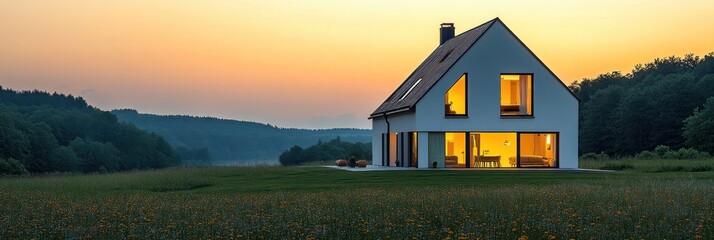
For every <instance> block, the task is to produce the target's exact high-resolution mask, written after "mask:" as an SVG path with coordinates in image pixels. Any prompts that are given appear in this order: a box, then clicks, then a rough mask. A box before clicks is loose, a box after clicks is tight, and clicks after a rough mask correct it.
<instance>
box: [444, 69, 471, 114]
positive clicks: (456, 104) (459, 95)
mask: <svg viewBox="0 0 714 240" xmlns="http://www.w3.org/2000/svg"><path fill="white" fill-rule="evenodd" d="M444 108H445V114H446V115H466V74H464V75H461V77H460V78H459V80H457V81H456V83H454V85H453V86H451V88H449V91H447V92H446V94H444Z"/></svg>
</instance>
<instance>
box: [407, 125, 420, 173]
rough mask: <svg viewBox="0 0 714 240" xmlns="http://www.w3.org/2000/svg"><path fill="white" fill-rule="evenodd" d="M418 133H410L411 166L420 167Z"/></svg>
mask: <svg viewBox="0 0 714 240" xmlns="http://www.w3.org/2000/svg"><path fill="white" fill-rule="evenodd" d="M417 136H418V135H417V133H416V132H410V133H409V166H410V167H419V158H418V156H419V152H418V149H419V148H418V146H419V145H418V143H419V141H418V138H417Z"/></svg>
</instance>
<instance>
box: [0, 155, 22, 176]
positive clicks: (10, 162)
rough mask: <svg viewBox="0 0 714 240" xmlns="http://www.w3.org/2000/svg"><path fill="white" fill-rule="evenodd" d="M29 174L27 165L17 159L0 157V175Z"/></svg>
mask: <svg viewBox="0 0 714 240" xmlns="http://www.w3.org/2000/svg"><path fill="white" fill-rule="evenodd" d="M24 174H27V169H26V168H25V165H22V163H20V161H17V160H15V159H12V158H9V159H0V175H24Z"/></svg>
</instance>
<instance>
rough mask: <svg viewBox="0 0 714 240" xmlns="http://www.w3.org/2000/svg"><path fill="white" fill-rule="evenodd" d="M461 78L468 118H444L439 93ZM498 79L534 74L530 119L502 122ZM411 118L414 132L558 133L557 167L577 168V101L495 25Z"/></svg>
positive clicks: (520, 45)
mask: <svg viewBox="0 0 714 240" xmlns="http://www.w3.org/2000/svg"><path fill="white" fill-rule="evenodd" d="M463 73H468V84H467V88H468V90H467V91H468V104H467V105H468V111H467V112H468V117H458V118H450V117H445V116H444V93H446V91H447V90H448V89H449V87H450V86H451V85H453V84H454V83H455V82H456V81H457V80H458V78H459V77H460V76H461V75H462V74H463ZM502 73H532V74H533V117H532V118H504V117H501V115H500V75H501V74H502ZM415 114H416V115H415V117H416V119H415V122H414V124H415V125H414V127H415V128H416V130H418V131H438V132H444V131H483V132H488V131H509V132H513V131H521V132H559V133H560V135H559V138H560V143H559V144H560V149H561V151H560V159H561V163H560V167H562V168H576V167H577V151H578V146H577V137H578V100H577V99H576V98H575V97H574V96H573V95H572V93H571V92H569V90H568V89H566V88H564V87H563V85H562V83H561V82H560V81H559V80H558V79H557V78H556V77H555V76H553V75H552V74H551V72H550V71H549V70H548V69H547V68H546V67H545V66H543V65H542V64H541V62H540V61H539V60H538V59H537V58H536V57H535V56H533V55H532V54H531V53H530V51H529V50H528V49H527V48H525V47H524V46H523V45H522V44H521V43H520V42H519V41H518V40H517V39H516V38H515V37H513V35H512V34H511V33H510V32H509V31H508V29H507V28H506V27H505V26H504V25H503V23H502V22H500V21H496V22H495V23H494V24H493V26H491V28H490V29H489V30H488V31H486V33H484V35H483V36H481V38H480V39H479V40H478V42H477V43H476V44H474V46H472V47H471V49H469V50H468V51H467V52H466V53H465V54H464V55H463V56H462V57H461V59H459V61H457V62H456V63H455V64H454V65H453V66H452V67H451V69H449V71H447V72H446V74H444V76H443V77H442V78H441V79H440V80H439V81H438V82H437V83H436V84H435V85H434V86H433V87H432V88H431V90H429V92H427V93H426V94H425V95H424V97H423V98H422V99H421V100H420V101H419V102H418V103H417V105H416V112H415ZM390 122H391V121H390ZM392 126H395V125H392Z"/></svg>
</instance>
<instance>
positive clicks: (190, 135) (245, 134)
mask: <svg viewBox="0 0 714 240" xmlns="http://www.w3.org/2000/svg"><path fill="white" fill-rule="evenodd" d="M112 113H114V115H116V116H117V118H118V119H119V121H122V122H127V123H131V124H134V125H135V126H137V127H138V128H140V129H144V130H147V131H151V132H154V133H156V134H158V135H161V136H163V137H164V139H166V141H168V142H169V144H171V145H172V146H174V147H175V148H185V149H189V150H200V149H206V150H208V153H209V154H210V156H211V158H212V160H213V161H216V162H222V163H250V162H269V163H277V162H278V156H279V155H280V154H281V153H282V152H283V151H284V150H286V149H288V148H290V147H292V146H294V145H298V146H301V147H307V146H310V145H313V144H315V143H317V142H318V141H323V142H326V141H329V140H331V139H334V138H336V137H338V136H339V137H340V138H341V140H343V141H348V142H367V143H369V142H371V132H370V131H369V130H365V129H324V130H308V129H292V128H279V127H275V126H272V125H270V124H263V123H256V122H248V121H238V120H228V119H219V118H213V117H192V116H161V115H154V114H143V113H138V112H137V111H135V110H130V109H124V110H114V111H112Z"/></svg>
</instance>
